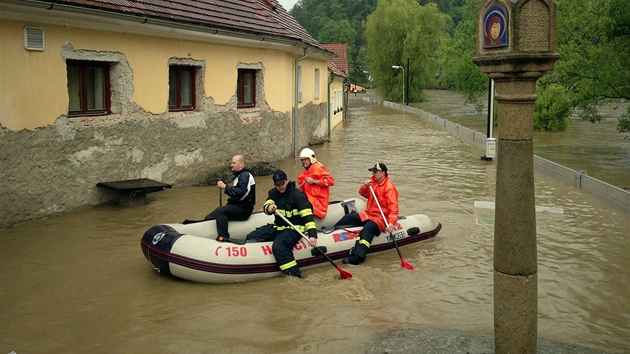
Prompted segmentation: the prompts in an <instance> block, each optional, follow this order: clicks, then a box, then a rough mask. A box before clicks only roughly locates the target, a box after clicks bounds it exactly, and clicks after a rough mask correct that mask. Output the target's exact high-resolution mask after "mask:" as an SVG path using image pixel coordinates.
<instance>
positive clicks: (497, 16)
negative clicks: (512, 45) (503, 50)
mask: <svg viewBox="0 0 630 354" xmlns="http://www.w3.org/2000/svg"><path fill="white" fill-rule="evenodd" d="M483 23H484V26H483V34H484V43H483V47H484V48H500V47H507V46H508V33H507V32H508V31H507V26H508V15H507V11H506V10H505V8H504V7H503V6H500V5H493V6H492V7H490V8H489V9H488V11H486V14H485V16H484V21H483Z"/></svg>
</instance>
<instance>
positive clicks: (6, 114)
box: [0, 4, 330, 227]
mask: <svg viewBox="0 0 630 354" xmlns="http://www.w3.org/2000/svg"><path fill="white" fill-rule="evenodd" d="M29 11H32V13H29ZM24 26H33V27H39V28H42V29H43V30H44V36H45V50H44V51H30V50H26V49H25V48H24V34H23V29H24ZM304 48H305V47H304V46H303V45H296V44H295V43H282V42H278V43H272V42H263V41H261V40H260V39H256V38H250V37H238V36H236V37H227V36H225V35H223V36H217V35H213V34H208V33H203V32H195V31H193V30H191V29H181V28H166V27H160V26H157V25H150V26H149V25H146V24H142V23H138V22H133V21H129V20H126V19H122V20H121V19H110V18H105V17H96V16H90V15H89V14H80V15H77V14H63V13H60V11H57V12H45V11H44V10H41V9H39V10H38V9H31V8H28V9H26V8H21V9H19V11H18V10H15V8H14V7H12V5H6V4H0V161H1V162H2V168H0V180H1V181H2V182H3V183H2V184H0V205H2V208H0V227H5V226H10V225H12V224H15V223H18V222H22V221H27V220H31V219H37V218H41V217H46V216H49V215H53V214H56V213H63V212H67V211H70V210H73V209H76V208H79V207H84V206H91V205H97V204H101V203H105V202H110V201H115V200H117V198H118V196H117V195H116V194H115V193H114V192H110V191H104V190H102V189H100V188H97V187H96V184H97V183H99V182H105V181H116V180H127V179H136V178H150V179H154V180H158V181H161V182H164V183H171V184H173V185H174V186H175V187H179V186H187V185H195V184H204V183H207V177H208V171H210V170H211V169H213V168H216V167H225V168H226V169H229V161H230V158H231V157H232V156H233V155H234V154H243V155H245V156H246V157H247V158H248V160H249V161H250V162H252V163H253V162H274V161H277V160H280V159H283V158H285V157H287V156H290V155H291V154H292V153H293V149H294V144H297V145H298V146H299V147H303V146H306V145H307V144H308V143H309V141H310V140H313V139H321V138H323V137H324V135H325V134H326V130H325V129H322V127H326V126H327V124H328V122H327V119H328V112H327V109H328V102H327V101H326V99H327V94H326V90H327V80H328V78H327V73H328V71H327V64H326V63H327V60H328V58H329V55H330V53H328V52H325V51H321V50H311V51H309V53H308V56H307V58H306V59H304V60H302V61H300V65H301V66H302V67H303V70H304V71H303V75H302V85H303V86H302V94H303V100H302V102H301V103H300V104H299V105H298V107H299V111H298V119H297V123H298V126H297V127H298V129H299V131H298V136H297V138H296V137H295V133H294V127H295V125H294V124H295V122H296V117H295V112H294V108H293V107H294V103H295V86H294V83H295V62H296V60H297V59H298V58H301V57H302V56H304ZM67 59H79V60H98V61H111V62H115V63H116V64H114V66H113V68H112V70H111V74H112V77H111V78H110V81H111V82H112V114H111V115H107V116H98V117H68V116H67V110H68V89H67V73H66V63H65V60H67ZM173 61H175V62H177V63H182V62H183V63H188V64H191V63H192V64H191V65H195V66H199V67H201V68H202V70H201V79H202V80H203V86H198V90H199V91H203V92H201V93H202V95H201V96H200V99H198V101H197V109H196V110H195V111H186V112H169V111H168V67H169V62H171V63H172V62H173ZM238 68H255V69H257V70H260V72H261V75H260V77H259V80H258V82H257V85H261V87H264V90H262V92H261V94H260V95H259V96H257V106H256V107H255V108H248V109H239V108H237V106H236V81H237V74H238V71H237V69H238ZM316 68H318V69H319V71H320V95H319V99H315V98H314V93H315V87H314V85H315V83H314V72H315V69H316Z"/></svg>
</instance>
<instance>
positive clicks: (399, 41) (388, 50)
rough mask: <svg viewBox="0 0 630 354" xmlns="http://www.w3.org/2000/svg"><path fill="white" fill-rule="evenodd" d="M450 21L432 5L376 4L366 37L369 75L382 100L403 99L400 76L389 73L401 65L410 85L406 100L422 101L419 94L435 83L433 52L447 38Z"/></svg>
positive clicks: (407, 1) (393, 0)
mask: <svg viewBox="0 0 630 354" xmlns="http://www.w3.org/2000/svg"><path fill="white" fill-rule="evenodd" d="M449 21H450V18H449V17H448V15H445V14H442V13H440V12H439V11H438V9H437V6H436V5H435V4H433V3H431V4H427V5H425V6H421V5H419V4H418V2H417V1H413V0H381V1H379V3H378V5H377V7H376V10H375V11H374V12H373V13H372V14H371V15H369V16H368V19H367V22H366V25H365V37H366V40H367V47H368V56H369V58H370V73H371V75H372V78H373V79H374V81H375V83H376V86H377V90H378V92H379V94H380V95H381V97H384V98H386V99H389V100H398V101H400V100H401V99H402V96H403V92H402V87H403V81H402V80H403V73H402V70H398V71H395V70H394V69H392V66H393V65H402V66H403V67H404V75H406V76H408V79H407V80H406V81H407V82H409V83H410V84H409V85H408V87H409V100H410V101H414V100H420V99H422V90H423V89H424V88H425V87H428V86H430V85H433V84H434V83H435V73H436V72H437V68H438V64H437V59H436V52H437V49H438V47H439V44H440V42H441V41H442V40H443V39H444V38H445V37H446V36H447V33H446V30H447V28H448V23H449ZM408 59H409V60H408ZM408 62H409V65H407V63H408Z"/></svg>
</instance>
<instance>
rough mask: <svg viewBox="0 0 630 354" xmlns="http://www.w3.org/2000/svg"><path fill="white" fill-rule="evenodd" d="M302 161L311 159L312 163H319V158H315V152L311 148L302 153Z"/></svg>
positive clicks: (303, 150)
mask: <svg viewBox="0 0 630 354" xmlns="http://www.w3.org/2000/svg"><path fill="white" fill-rule="evenodd" d="M301 159H309V160H310V161H311V163H315V162H317V158H315V151H313V150H311V149H309V148H304V149H302V151H301V152H300V160H301Z"/></svg>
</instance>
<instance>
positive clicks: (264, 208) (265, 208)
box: [263, 199, 276, 211]
mask: <svg viewBox="0 0 630 354" xmlns="http://www.w3.org/2000/svg"><path fill="white" fill-rule="evenodd" d="M272 204H276V202H274V201H273V200H271V199H269V200H267V201H266V202H265V204H263V210H265V211H267V207H268V206H270V205H272Z"/></svg>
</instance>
